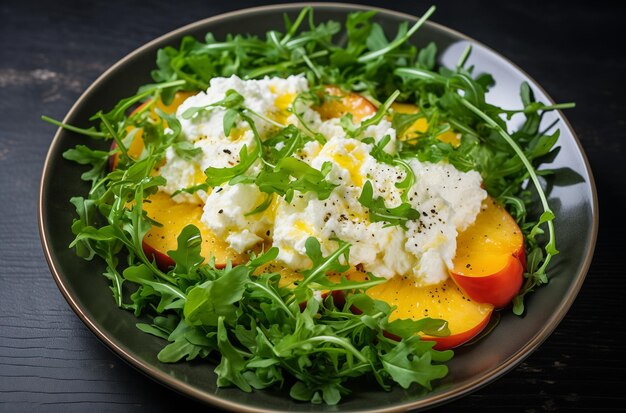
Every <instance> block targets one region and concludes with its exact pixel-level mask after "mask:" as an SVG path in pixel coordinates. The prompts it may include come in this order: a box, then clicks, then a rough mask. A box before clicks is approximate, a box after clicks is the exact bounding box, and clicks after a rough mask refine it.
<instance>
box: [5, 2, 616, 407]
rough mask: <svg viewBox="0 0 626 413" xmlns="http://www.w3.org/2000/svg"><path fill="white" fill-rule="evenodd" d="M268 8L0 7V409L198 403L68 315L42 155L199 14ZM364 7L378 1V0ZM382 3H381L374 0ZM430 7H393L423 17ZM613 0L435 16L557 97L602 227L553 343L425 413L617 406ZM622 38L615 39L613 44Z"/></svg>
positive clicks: (479, 7) (452, 7) (476, 5)
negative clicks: (63, 129)
mask: <svg viewBox="0 0 626 413" xmlns="http://www.w3.org/2000/svg"><path fill="white" fill-rule="evenodd" d="M257 4H261V3H255V2H254V1H242V0H231V1H228V2H210V1H202V0H196V1H187V0H177V1H169V2H165V1H153V2H147V1H146V2H143V4H140V3H139V2H132V1H129V0H127V1H120V0H109V1H91V2H89V1H77V0H62V1H57V2H36V1H33V0H21V1H3V2H2V3H1V4H0V94H1V95H0V188H1V189H0V309H1V311H0V411H6V412H15V411H27V412H31V411H45V412H48V411H52V412H57V411H60V412H73V411H106V412H111V411H115V412H117V411H120V412H126V411H133V412H144V411H145V412H148V411H150V412H160V411H167V410H169V409H170V408H171V407H172V406H175V407H178V406H180V407H182V408H185V407H187V408H191V409H194V408H195V409H201V408H203V407H204V406H202V405H199V404H197V403H195V402H194V401H192V400H190V399H187V398H185V397H183V396H180V395H178V394H175V393H174V392H172V391H170V390H168V389H166V388H164V387H162V386H161V385H159V384H157V383H155V382H153V381H152V380H150V379H149V378H147V377H145V376H143V375H142V374H140V373H138V372H137V371H135V370H134V369H132V368H131V367H129V366H128V365H126V364H125V363H124V362H123V361H122V360H121V359H119V358H118V357H117V356H116V355H115V354H114V353H113V352H111V351H110V350H109V349H108V348H106V347H105V346H104V345H102V344H101V343H100V341H98V339H96V337H95V336H94V335H93V334H92V333H91V332H90V331H89V330H88V329H87V327H86V326H85V325H83V323H82V322H81V321H80V320H79V318H78V317H77V316H76V315H75V314H74V313H73V312H72V310H71V309H70V307H69V305H68V304H67V302H66V301H65V300H64V298H63V297H62V295H61V293H60V292H59V290H58V288H57V286H56V284H55V283H54V281H53V278H52V276H51V274H50V271H49V269H48V266H47V264H46V261H45V259H44V255H43V252H42V248H41V244H40V238H39V233H38V228H37V197H38V190H39V180H40V175H41V171H42V166H43V160H44V157H45V155H46V152H47V150H48V146H49V144H50V142H51V140H52V137H53V135H54V131H55V128H53V127H51V126H50V125H48V124H46V123H44V122H42V121H41V120H40V116H41V115H42V114H46V115H49V116H51V117H53V118H58V119H60V118H63V117H64V115H65V114H66V113H67V111H68V110H69V108H70V107H71V105H72V104H73V103H74V102H75V100H76V99H77V98H78V97H79V96H80V94H81V93H82V92H83V91H84V90H85V89H86V88H87V87H88V86H89V84H90V83H91V82H92V81H94V80H95V79H96V78H97V77H98V76H99V75H100V74H101V73H102V72H103V71H105V70H106V69H107V68H108V67H109V66H110V65H112V64H113V63H115V62H116V61H117V60H118V59H120V58H122V57H123V56H125V55H126V54H127V53H129V52H131V51H133V50H134V49H135V48H137V47H139V46H141V45H142V44H144V43H145V42H147V41H149V40H151V39H153V38H155V37H157V36H160V35H162V34H164V33H166V32H168V31H170V30H173V29H175V28H177V27H179V26H182V25H184V24H187V23H191V22H193V21H195V20H199V19H202V18H205V17H208V16H212V15H216V14H219V13H221V12H224V11H229V10H235V9H240V8H244V7H249V6H253V5H257ZM372 4H375V3H374V2H372ZM378 4H382V3H381V2H379V3H378ZM430 4H431V3H430V2H425V1H396V2H393V3H389V4H387V5H386V7H388V8H393V9H396V10H399V11H405V12H409V13H416V14H417V13H420V12H422V11H424V10H426V8H427V7H428V6H429V5H430ZM613 4H614V3H613V2H607V1H596V2H560V3H553V2H547V1H530V2H515V3H514V2H498V1H482V0H481V1H474V2H464V1H447V2H441V3H439V4H437V6H438V10H437V12H436V14H435V15H434V16H433V17H432V19H431V20H433V21H435V22H438V23H441V24H444V25H446V26H448V27H451V28H454V29H456V30H458V31H460V32H463V33H465V34H467V35H469V36H471V37H473V38H475V39H477V40H479V41H482V42H483V43H485V44H487V45H488V46H490V47H492V48H494V49H495V50H497V51H499V52H500V53H502V54H503V55H504V56H506V57H508V58H509V59H511V60H512V61H513V62H515V63H516V64H518V65H519V66H520V67H522V68H523V69H524V70H526V71H527V72H528V73H529V74H530V75H531V76H532V77H533V78H534V79H535V80H536V81H537V82H538V83H539V84H540V85H542V86H543V87H544V88H545V89H546V90H547V92H548V93H549V94H550V95H551V96H552V97H553V98H554V99H555V100H556V101H557V102H569V101H574V102H576V103H577V107H576V109H573V110H568V111H567V113H566V116H567V117H568V118H569V120H570V121H571V124H572V126H573V128H574V130H575V131H576V132H577V134H578V136H579V138H580V140H581V143H582V146H583V147H584V150H585V151H586V154H587V156H588V158H589V161H590V163H591V167H592V170H593V173H594V176H595V179H596V183H597V189H598V194H599V201H600V222H601V226H600V231H599V238H598V242H597V245H596V251H595V256H594V260H593V263H592V265H591V269H590V271H589V273H588V275H587V278H586V280H585V283H584V285H583V287H582V290H581V291H580V293H579V295H578V297H577V299H576V301H575V302H574V304H573V306H572V307H571V309H570V311H569V312H568V314H567V315H566V317H565V318H564V319H563V321H562V322H561V323H560V324H559V326H558V327H557V328H556V330H555V331H554V332H553V334H552V335H551V336H550V337H549V338H548V339H547V340H546V341H545V342H544V343H543V344H542V345H541V346H540V347H539V349H538V350H537V351H535V352H534V353H533V354H531V355H530V356H529V357H528V358H527V359H526V360H525V361H524V362H523V363H521V364H520V365H519V366H518V367H517V368H515V369H514V370H512V371H510V372H509V373H507V374H506V375H505V376H503V377H501V378H500V379H498V380H497V381H495V382H493V383H491V384H489V385H488V386H486V387H483V388H482V389H479V390H478V391H476V392H474V393H472V394H471V395H469V396H466V397H464V398H462V399H460V400H456V401H454V402H451V403H449V404H446V405H445V406H442V407H439V408H436V409H434V410H433V411H437V412H440V411H450V410H455V411H456V410H461V409H466V408H472V409H474V408H475V409H480V410H481V411H483V412H503V411H506V412H545V411H550V412H551V411H583V412H606V411H620V410H621V411H624V410H625V408H626V390H625V385H626V380H625V378H626V366H625V364H624V361H623V360H624V357H623V356H624V354H625V353H626V348H625V345H624V343H625V342H624V336H625V335H624V331H623V330H624V328H625V326H624V314H625V311H624V310H625V308H624V302H626V299H625V298H624V294H625V293H626V272H625V271H624V264H623V263H622V261H621V260H622V258H624V247H626V243H625V242H624V232H625V230H626V226H625V225H624V218H623V217H622V216H620V214H621V213H623V211H624V205H626V199H625V196H624V192H625V188H624V185H625V184H626V182H625V179H624V174H625V172H626V167H625V165H626V157H625V155H626V150H625V141H626V122H625V120H626V103H625V102H626V99H625V96H626V93H625V87H624V84H625V81H624V75H625V74H626V54H625V53H624V47H623V46H624V43H623V40H621V38H622V36H623V35H624V31H625V30H624V20H625V18H626V14H625V13H624V9H623V8H620V7H619V6H613ZM619 33H622V35H620V34H619Z"/></svg>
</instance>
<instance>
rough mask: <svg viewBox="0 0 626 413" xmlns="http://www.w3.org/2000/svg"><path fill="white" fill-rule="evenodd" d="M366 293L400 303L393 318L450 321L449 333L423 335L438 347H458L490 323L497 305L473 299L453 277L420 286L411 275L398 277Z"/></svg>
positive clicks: (352, 274)
mask: <svg viewBox="0 0 626 413" xmlns="http://www.w3.org/2000/svg"><path fill="white" fill-rule="evenodd" d="M365 277H367V275H365V274H363V273H362V272H361V273H358V272H354V273H351V279H356V278H359V279H364V278H365ZM366 294H367V295H369V296H370V297H372V298H375V299H378V300H383V301H385V302H387V303H389V304H390V305H395V306H397V308H396V309H395V310H394V311H393V313H392V314H391V317H390V318H389V319H390V321H392V320H395V319H414V320H419V319H422V318H424V317H431V318H439V319H443V320H446V321H447V322H448V328H449V329H450V335H449V336H446V337H433V336H427V335H423V336H422V338H423V339H424V340H431V341H435V342H436V344H435V346H434V348H435V349H437V350H447V349H451V348H454V347H458V346H460V345H461V344H464V343H466V342H468V341H469V340H471V339H472V338H474V337H475V336H476V335H477V334H478V333H480V332H481V331H482V330H483V329H484V328H485V327H486V326H487V324H488V323H489V319H490V318H491V314H492V312H493V305H491V304H483V303H478V302H476V301H474V300H472V299H470V298H469V297H467V296H466V295H465V294H464V293H463V291H462V290H461V289H460V288H459V287H458V286H457V285H456V284H455V283H454V281H453V280H451V279H448V280H446V281H445V282H443V283H440V284H437V285H432V286H428V287H417V286H416V285H415V283H414V282H413V280H411V279H410V278H408V277H397V276H396V277H393V278H391V279H390V280H389V281H387V282H385V283H383V284H379V285H377V286H374V287H371V288H370V289H368V290H366Z"/></svg>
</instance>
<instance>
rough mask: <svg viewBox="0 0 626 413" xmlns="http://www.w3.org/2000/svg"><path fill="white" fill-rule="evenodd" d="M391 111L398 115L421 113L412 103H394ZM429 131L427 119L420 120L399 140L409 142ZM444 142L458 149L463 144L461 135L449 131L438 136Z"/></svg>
mask: <svg viewBox="0 0 626 413" xmlns="http://www.w3.org/2000/svg"><path fill="white" fill-rule="evenodd" d="M391 109H392V110H393V111H395V112H397V113H405V114H410V115H412V114H415V113H418V112H419V108H418V107H417V106H415V105H413V104H411V103H393V104H392V105H391ZM427 130H428V122H427V121H426V119H425V118H419V119H417V120H416V121H415V122H413V124H412V125H411V126H409V128H408V129H407V130H405V131H404V133H402V135H401V136H399V137H398V138H399V139H400V140H408V139H411V138H413V137H414V136H415V135H416V134H419V133H424V132H426V131H427ZM437 139H439V140H440V141H442V142H445V143H449V144H450V145H452V146H454V147H457V146H459V145H460V144H461V139H460V137H459V134H458V133H456V132H453V131H452V130H449V131H447V132H444V133H442V134H441V135H438V136H437Z"/></svg>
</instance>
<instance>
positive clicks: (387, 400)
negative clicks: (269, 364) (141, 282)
mask: <svg viewBox="0 0 626 413" xmlns="http://www.w3.org/2000/svg"><path fill="white" fill-rule="evenodd" d="M306 5H311V4H310V3H308V4H306ZM303 6H305V4H291V5H276V6H265V7H259V8H252V9H245V10H241V11H237V12H232V13H227V14H224V15H220V16H216V17H211V18H208V19H205V20H202V21H199V22H196V23H193V24H191V25H188V26H185V27H183V28H181V29H178V30H175V31H173V32H171V33H168V34H166V35H164V36H162V37H160V38H158V39H156V40H154V41H152V42H150V43H148V44H146V45H145V46H143V47H141V48H139V49H137V50H136V51H134V52H133V53H131V54H130V55H128V56H127V57H125V58H124V59H122V60H120V61H119V62H118V63H116V64H115V65H114V66H112V67H111V68H110V69H109V70H107V71H106V72H105V73H104V74H103V75H102V76H100V77H99V78H98V79H97V80H96V81H95V82H94V83H93V84H92V85H91V86H90V87H89V88H88V89H87V90H86V91H85V93H84V94H83V95H82V96H81V97H80V99H79V100H78V101H77V102H76V104H75V105H74V106H73V107H72V109H71V110H70V111H69V113H68V115H67V116H66V118H65V119H64V122H66V123H69V124H72V125H77V126H80V127H88V126H90V123H89V117H90V116H91V115H92V114H94V113H95V112H97V111H98V110H99V109H101V108H107V107H112V106H113V105H114V104H115V103H116V102H117V101H118V100H119V99H121V98H123V97H126V96H130V95H132V94H134V93H135V92H136V90H137V88H138V87H139V86H140V85H142V84H145V83H150V82H151V79H150V77H149V73H150V70H151V69H152V68H153V67H154V65H155V57H156V52H157V50H158V49H159V48H161V47H164V46H166V45H173V46H178V44H179V42H180V39H181V38H182V37H183V36H185V35H192V36H195V37H197V38H200V39H201V38H203V37H204V34H205V33H207V32H212V33H214V35H215V36H216V38H218V39H219V38H223V37H224V36H225V35H226V34H227V33H236V32H238V31H240V30H241V29H242V28H245V31H246V32H247V33H253V34H258V35H263V34H264V33H265V32H266V31H268V30H270V29H276V28H282V27H284V26H283V18H282V15H283V13H284V12H286V13H289V14H290V15H292V16H295V15H296V14H297V13H298V11H299V10H300V9H301V8H302V7H303ZM314 7H315V16H316V18H317V19H318V20H319V21H323V20H328V19H334V20H338V21H343V20H344V18H345V16H346V14H347V13H349V12H351V11H356V10H369V9H372V8H371V7H365V6H359V5H353V4H335V3H323V4H314ZM376 10H378V14H377V17H376V20H377V21H378V22H379V23H380V24H382V26H383V27H384V28H385V29H386V30H389V32H390V33H395V28H396V27H397V25H398V24H399V23H400V22H402V21H409V22H413V21H415V20H416V17H414V16H410V15H406V14H402V13H398V12H394V11H390V10H384V9H376ZM430 41H434V42H436V43H437V45H438V47H439V51H440V53H439V55H440V63H441V64H443V65H445V66H449V67H451V66H454V65H455V64H456V62H457V60H458V57H459V56H460V55H461V54H462V52H463V50H464V49H465V47H466V46H467V45H468V44H471V45H472V47H473V51H472V54H471V56H470V59H469V61H468V64H470V65H474V66H475V68H476V73H480V72H489V73H491V74H492V75H493V76H494V78H495V80H496V86H495V87H494V88H493V90H492V91H491V92H490V93H489V95H488V97H487V100H488V101H489V102H491V103H494V104H497V105H500V106H504V107H510V108H515V107H519V98H518V90H519V85H520V83H521V82H523V81H526V82H528V83H529V84H530V85H531V87H532V89H533V90H534V92H535V96H536V98H537V100H539V101H542V102H545V103H553V101H552V99H551V98H550V97H549V96H548V95H547V93H546V92H545V91H544V90H543V89H542V88H541V87H540V86H539V85H538V84H537V83H536V82H535V81H533V80H532V79H531V78H530V77H529V76H528V75H527V74H526V73H524V72H523V71H522V70H521V69H520V68H518V67H517V66H515V65H514V64H513V63H511V62H510V61H508V60H507V59H506V58H504V57H503V56H501V55H499V54H498V53H497V52H495V51H493V50H491V49H489V48H488V47H486V46H485V45H482V44H480V43H479V42H476V41H475V40H473V39H471V38H468V37H467V36H464V35H463V34H461V33H458V32H456V31H454V30H451V29H448V28H446V27H444V26H442V25H439V24H436V23H433V22H427V23H426V24H425V25H424V26H423V27H422V28H421V29H420V30H419V31H418V33H417V34H416V35H414V36H413V42H414V44H416V45H417V46H424V45H426V44H427V43H428V42H430ZM554 121H558V127H559V128H560V129H561V136H560V140H559V143H558V144H557V145H558V146H560V151H559V153H558V156H557V157H556V158H555V160H554V161H553V162H552V164H549V165H546V166H544V167H546V168H551V169H555V170H556V171H557V173H556V176H555V179H554V181H553V187H552V191H551V193H550V197H549V202H550V204H551V206H552V209H553V210H554V212H555V213H556V216H557V220H556V221H555V226H556V231H557V235H558V239H557V246H558V248H559V250H560V251H561V253H560V254H559V255H557V256H556V257H555V258H554V259H553V261H552V263H551V274H552V278H551V281H550V284H549V285H548V286H544V287H542V288H540V289H538V290H537V291H536V292H534V293H533V294H532V295H530V296H529V297H528V299H527V313H526V314H525V315H524V316H523V317H517V316H514V315H513V314H512V313H510V311H505V312H503V314H502V316H501V317H500V322H499V325H498V326H497V327H496V328H495V329H494V330H493V331H492V332H491V333H490V334H489V335H488V336H486V337H485V338H484V339H482V340H480V341H479V342H478V343H476V344H474V345H472V346H468V347H462V348H459V349H457V350H456V351H455V353H456V356H455V358H454V359H453V360H452V361H451V362H450V363H449V368H450V373H449V375H448V376H447V377H446V378H445V379H444V380H442V381H440V382H439V383H438V385H437V386H436V388H435V389H434V390H433V391H432V392H430V393H424V392H422V391H419V390H412V389H411V390H403V389H401V388H400V387H395V388H394V389H393V390H392V391H390V392H385V391H382V390H377V389H369V388H366V387H359V388H358V389H357V390H355V392H354V393H353V395H351V396H349V397H346V398H344V399H343V400H342V401H341V403H340V404H339V405H338V406H334V407H333V406H317V405H309V404H306V403H300V402H295V401H292V400H291V399H290V398H289V396H288V394H287V393H286V392H281V391H255V392H253V393H244V392H242V391H240V390H238V389H236V388H223V389H218V388H216V386H215V379H216V376H215V374H214V373H213V366H212V365H211V364H209V363H208V362H194V363H178V364H162V363H160V362H159V361H158V360H157V358H156V355H157V353H158V352H159V350H160V349H161V347H162V345H163V341H162V340H161V339H158V338H156V337H152V336H149V335H146V334H145V333H142V332H141V331H139V330H138V329H137V328H136V327H135V323H136V321H137V320H136V318H135V317H134V316H133V314H132V313H130V312H127V311H124V310H121V309H118V308H117V306H116V305H115V303H114V301H113V300H112V297H111V293H110V290H109V288H108V281H107V280H105V278H104V277H103V276H102V275H101V274H102V271H103V270H104V265H103V264H102V263H100V262H98V261H97V260H94V261H92V262H87V261H84V260H82V259H81V258H79V257H77V256H76V255H75V254H74V251H73V250H71V249H69V248H68V245H69V243H70V242H71V241H72V239H73V236H72V233H71V231H70V226H71V223H72V219H73V218H74V213H73V208H72V207H71V205H70V204H69V199H70V198H71V197H72V196H75V195H76V194H86V193H87V191H88V189H89V188H88V186H87V185H86V184H85V183H84V182H83V181H81V180H80V175H81V173H82V172H83V168H82V167H81V166H80V165H77V164H75V163H73V162H69V161H66V160H64V159H63V158H62V156H61V154H62V153H63V152H64V151H65V150H67V149H69V148H71V147H73V146H75V145H76V144H77V143H79V142H80V141H81V137H79V136H77V135H76V134H73V133H70V132H67V131H64V130H58V131H57V133H56V135H55V137H54V140H53V142H52V144H51V147H50V149H49V152H48V155H47V158H46V162H45V165H44V169H43V174H42V179H41V187H40V198H39V228H40V234H41V240H42V245H43V249H44V252H45V255H46V259H47V260H48V264H49V266H50V269H51V273H52V275H53V277H54V279H55V281H56V283H57V285H58V287H59V289H60V290H61V292H62V293H63V295H64V297H65V298H66V300H67V301H68V303H69V305H70V306H71V307H72V309H73V310H74V311H75V312H76V314H77V315H78V316H79V317H80V319H81V320H82V321H83V322H84V323H85V324H86V325H87V326H88V327H89V328H90V329H91V331H93V333H94V334H95V335H96V336H97V337H98V338H99V339H101V340H102V341H103V342H104V343H105V344H106V345H107V346H108V347H109V348H110V349H111V350H112V351H114V352H115V353H116V354H117V355H119V356H120V357H121V358H122V359H124V360H125V361H127V362H128V363H130V364H131V365H132V366H134V367H136V368H137V369H138V370H140V371H141V372H143V373H145V374H146V375H148V376H149V377H151V378H153V379H155V380H156V381H158V382H160V383H161V384H163V385H165V386H167V387H170V388H172V389H174V390H176V391H178V392H180V393H182V394H184V395H187V396H189V397H192V398H194V399H197V400H199V401H202V402H205V403H207V404H210V405H214V406H217V407H220V408H222V409H227V410H233V411H248V412H277V411H294V410H303V411H346V412H348V411H381V412H382V411H385V412H391V411H404V410H408V409H422V408H430V407H433V406H435V405H438V404H443V403H446V402H448V401H451V400H453V399H456V398H459V397H462V396H465V395H467V394H469V393H471V392H473V391H475V390H477V389H478V388H479V387H481V386H484V385H487V384H489V383H490V382H492V381H494V380H496V379H497V378H498V377H500V376H502V375H503V374H505V373H507V372H508V371H510V370H511V369H513V368H514V367H515V366H517V365H518V364H519V363H521V362H522V361H523V360H524V359H525V358H526V357H528V356H529V355H530V354H531V353H532V352H533V351H535V350H536V349H537V348H538V346H540V345H541V343H542V342H543V341H544V340H545V339H546V338H547V337H548V336H549V335H550V334H551V333H552V332H553V331H554V329H555V328H556V327H557V325H558V324H559V322H560V321H561V320H562V319H563V317H564V316H565V314H566V313H567V311H568V310H569V308H570V306H571V304H572V303H573V301H574V299H575V297H576V295H577V293H578V291H579V290H580V288H581V286H582V284H583V281H584V278H585V276H586V273H587V270H588V268H589V265H590V262H591V257H592V254H593V250H594V247H595V240H596V234H597V227H598V215H597V196H596V190H595V185H594V182H593V177H592V174H591V170H590V168H589V164H588V162H587V159H586V157H585V154H584V152H583V150H582V147H581V145H580V143H579V141H578V139H577V137H576V135H575V133H574V131H573V130H572V128H571V126H570V125H569V123H568V121H567V119H566V118H565V117H564V116H563V114H562V113H561V112H558V111H555V112H550V113H548V114H546V116H545V117H544V122H545V123H546V124H547V125H548V124H551V123H552V122H554ZM512 122H513V123H515V118H514V119H513V120H512ZM513 126H514V125H513ZM357 387H358V386H357Z"/></svg>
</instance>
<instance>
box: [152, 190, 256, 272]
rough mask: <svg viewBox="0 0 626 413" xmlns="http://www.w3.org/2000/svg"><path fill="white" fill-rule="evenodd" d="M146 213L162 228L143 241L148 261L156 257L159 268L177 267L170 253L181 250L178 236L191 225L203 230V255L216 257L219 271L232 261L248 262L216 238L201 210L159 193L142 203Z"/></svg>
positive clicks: (243, 256) (224, 242) (155, 228)
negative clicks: (201, 219)
mask: <svg viewBox="0 0 626 413" xmlns="http://www.w3.org/2000/svg"><path fill="white" fill-rule="evenodd" d="M143 209H144V210H145V211H146V213H147V214H148V217H150V218H151V219H153V220H155V221H157V222H159V223H160V224H162V225H163V226H161V227H158V226H155V225H153V226H152V228H150V230H149V231H148V233H147V234H146V235H145V237H144V239H143V249H144V251H145V253H146V255H147V256H148V258H152V257H154V259H155V260H156V263H157V265H158V267H159V268H161V269H162V270H164V271H167V270H168V268H169V267H170V266H174V265H175V263H174V260H172V259H171V258H170V257H169V255H167V252H168V251H172V250H175V249H176V248H177V246H178V235H179V234H180V232H181V231H182V230H183V228H185V226H187V225H189V224H193V225H195V226H196V227H198V229H199V230H200V235H201V236H202V250H201V254H202V256H203V257H205V259H207V260H208V259H209V257H211V256H213V257H215V264H216V266H217V267H223V266H224V265H226V261H227V260H229V259H230V260H231V262H232V263H233V265H235V264H238V263H242V262H245V261H246V260H247V259H248V258H247V256H246V255H245V254H239V253H237V252H236V251H234V250H233V249H231V248H230V247H229V246H228V243H226V241H224V240H222V239H220V238H218V237H216V236H215V235H214V234H213V233H212V232H211V231H210V230H209V229H208V228H207V227H206V225H204V224H203V223H202V221H200V217H201V216H202V206H200V205H196V204H191V203H187V202H183V203H176V202H174V201H173V200H172V199H171V198H170V196H169V195H168V194H165V193H163V192H157V193H156V194H154V195H152V196H150V197H149V198H148V199H147V200H146V202H144V203H143Z"/></svg>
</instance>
